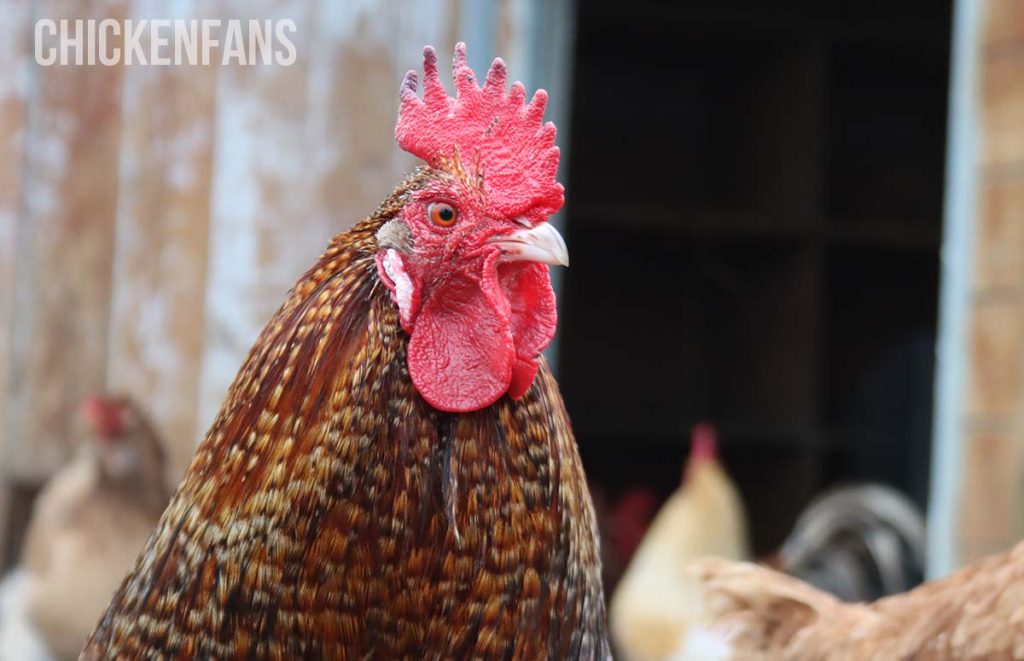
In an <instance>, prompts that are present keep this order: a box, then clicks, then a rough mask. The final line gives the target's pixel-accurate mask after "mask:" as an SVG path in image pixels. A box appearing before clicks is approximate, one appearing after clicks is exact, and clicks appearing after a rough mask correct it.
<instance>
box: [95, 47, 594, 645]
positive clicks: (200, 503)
mask: <svg viewBox="0 0 1024 661" xmlns="http://www.w3.org/2000/svg"><path fill="white" fill-rule="evenodd" d="M424 55H425V57H424V67H423V68H424V74H425V86H424V87H425V89H424V96H423V98H422V99H421V98H420V97H419V96H418V95H417V77H416V74H415V73H414V72H410V73H409V74H408V76H407V77H406V80H405V83H404V84H403V86H402V90H401V104H402V107H401V113H400V117H399V121H398V125H397V128H396V137H397V139H398V143H399V145H400V146H401V147H402V148H403V149H405V150H407V151H409V152H411V153H413V154H415V155H417V156H419V157H421V158H423V159H424V160H425V161H426V162H427V163H428V164H429V165H428V166H425V167H421V168H420V169H418V170H417V171H416V172H415V173H413V174H412V175H411V176H410V177H409V178H408V179H407V180H406V181H404V182H403V183H402V184H400V185H399V187H398V188H396V189H395V191H394V192H393V193H392V194H391V195H390V196H388V198H387V199H386V200H385V201H384V202H383V204H382V205H381V206H380V208H379V209H378V210H377V211H376V212H374V213H373V214H372V215H371V216H370V217H369V218H367V219H366V220H364V221H362V222H361V223H359V224H357V225H356V226H355V227H354V228H353V229H352V230H350V231H349V232H346V233H343V234H341V235H339V236H337V237H336V238H335V240H334V241H333V242H332V243H331V245H330V246H329V247H328V249H327V251H326V252H325V253H324V254H323V256H322V257H321V258H320V261H319V262H318V263H317V264H315V265H314V266H313V268H311V269H310V270H309V271H308V272H307V273H306V275H305V276H303V277H302V279H301V280H300V281H299V282H298V284H296V285H295V287H294V288H293V289H292V291H291V293H290V294H289V296H288V299H287V300H286V301H285V303H284V305H283V306H282V307H281V309H280V310H279V311H278V313H277V315H276V316H275V317H274V318H273V319H272V320H271V321H270V323H269V325H268V326H267V327H266V329H265V330H264V332H263V334H262V336H261V337H260V339H259V340H258V341H257V343H256V345H255V347H254V348H253V349H252V351H251V352H250V354H249V357H248V359H247V360H246V362H245V364H244V365H243V367H242V369H241V371H240V373H239V375H238V377H237V378H236V380H235V382H234V384H233V385H232V387H231V389H230V391H229V393H228V397H227V401H226V402H225V403H224V406H223V408H222V409H221V411H220V413H219V415H218V416H217V419H216V420H215V422H214V424H213V426H212V428H211V429H210V431H209V433H208V434H207V436H206V438H205V440H204V441H203V443H202V445H201V446H200V448H199V450H198V452H197V454H196V457H195V459H194V460H193V462H192V464H191V466H190V468H189V470H188V473H187V475H186V477H185V479H184V482H183V483H182V485H181V487H180V488H179V490H178V492H177V494H176V495H175V497H174V498H173V500H172V502H171V504H170V506H169V507H168V509H167V510H166V512H165V513H164V515H163V517H162V518H161V520H160V523H159V525H158V527H157V529H156V531H155V532H154V534H153V536H152V537H151V539H150V540H149V542H148V543H147V545H146V548H145V550H144V552H143V554H142V556H141V558H140V559H139V560H138V562H137V563H136V565H135V567H134V569H133V570H132V571H131V573H130V574H129V576H128V578H127V579H126V580H125V582H124V584H123V585H122V586H121V589H120V590H119V591H118V592H117V594H116V595H115V596H114V599H113V601H112V603H111V604H110V607H109V609H108V610H107V612H106V614H105V615H104V617H103V618H102V620H101V622H100V624H99V627H98V628H97V630H96V632H95V633H94V634H93V636H92V638H91V640H90V643H89V644H88V646H87V648H86V650H85V652H84V653H83V658H87V659H106V658H113V657H125V658H144V657H151V656H171V657H181V658H193V657H198V658H204V657H218V658H228V657H231V658H243V657H246V658H324V659H326V658H342V659H344V658H481V657H482V658H552V659H577V658H579V659H596V658H605V657H607V656H608V650H607V640H606V638H607V636H606V633H605V629H606V625H605V617H604V597H603V591H602V586H601V578H600V562H599V559H598V551H597V539H596V529H595V525H594V513H593V509H592V504H591V502H590V499H589V495H588V491H587V485H586V481H585V478H584V476H583V471H582V466H581V464H580V460H579V456H578V454H577V450H576V445H575V441H574V439H573V436H572V432H571V430H570V427H569V421H568V417H567V415H566V413H565V409H564V407H563V405H562V400H561V396H560V394H559V392H558V388H557V386H556V384H555V382H554V380H553V378H552V376H551V373H550V371H549V370H548V368H547V366H546V365H545V363H544V360H543V358H542V357H541V356H540V352H541V351H542V350H543V348H544V347H545V346H546V345H547V343H548V342H549V341H550V339H551V337H552V336H553V334H554V330H555V300H554V292H553V291H552V289H551V285H550V280H549V275H548V268H547V266H546V264H566V263H567V261H568V258H567V254H566V250H565V244H564V243H563V242H562V240H561V237H560V236H559V235H558V233H557V232H556V231H555V230H554V229H553V228H552V227H551V226H550V225H548V224H547V222H546V220H547V218H548V216H549V215H550V214H552V213H554V212H555V211H557V210H558V209H559V207H561V205H562V200H563V193H562V187H561V185H560V184H558V182H557V180H556V178H555V174H556V170H557V165H558V149H557V147H555V146H554V137H555V129H554V126H553V125H551V124H544V123H543V113H544V106H545V100H546V96H545V95H544V93H543V92H538V93H537V95H536V96H535V97H534V98H533V100H532V101H530V102H529V103H526V101H525V90H524V88H523V86H522V85H521V84H518V83H517V84H515V85H513V86H512V87H511V89H506V72H505V67H504V64H503V63H502V62H501V61H500V60H496V61H495V62H494V64H493V65H492V67H491V69H490V71H489V72H488V73H487V76H486V79H485V81H484V83H483V86H482V87H480V86H478V83H477V80H476V77H475V75H474V74H473V72H472V70H470V68H469V67H468V66H467V64H466V54H465V47H464V46H463V45H461V44H460V45H459V46H458V47H457V48H456V53H455V62H454V78H455V87H456V89H457V91H458V98H457V99H450V98H449V97H448V95H447V93H446V92H445V90H444V88H443V87H442V85H441V82H440V78H439V74H438V71H437V64H436V60H435V56H434V52H433V50H432V49H430V48H428V49H426V50H425V52H424ZM510 145H514V147H515V149H510V148H509V146H510Z"/></svg>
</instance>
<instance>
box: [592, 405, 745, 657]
mask: <svg viewBox="0 0 1024 661" xmlns="http://www.w3.org/2000/svg"><path fill="white" fill-rule="evenodd" d="M716 445H717V441H716V434H715V430H714V428H713V427H712V426H711V425H710V424H706V423H705V424H699V425H697V426H696V427H694V429H693V434H692V445H691V450H690V459H689V461H688V462H687V464H686V468H685V470H684V472H683V483H682V486H680V487H679V489H678V490H677V491H676V492H675V493H673V494H672V496H671V497H670V498H669V499H668V501H667V502H666V503H665V504H664V506H662V508H661V511H659V512H658V515H657V516H656V517H655V519H654V521H653V522H652V523H651V526H650V528H648V531H647V534H646V535H645V536H644V538H643V541H642V542H641V543H640V546H639V547H638V548H637V550H636V553H635V554H634V555H633V559H632V561H631V562H630V564H629V567H628V569H627V570H626V573H625V574H624V575H623V577H622V580H621V581H620V582H619V585H618V587H617V588H616V590H615V594H614V595H613V598H612V601H611V605H610V610H609V625H610V628H611V633H612V637H613V640H614V642H615V648H616V652H617V654H618V655H619V657H620V658H622V659H624V660H626V661H654V660H657V659H668V658H670V657H671V655H672V653H673V652H674V651H675V650H676V649H677V648H678V646H679V642H680V641H681V640H682V639H683V637H684V635H685V634H686V632H687V630H688V629H689V628H690V627H691V626H692V625H693V623H694V618H695V617H696V616H697V615H698V614H699V613H700V604H699V586H698V585H697V583H696V581H695V580H694V579H693V577H692V576H690V575H688V574H687V573H686V572H685V567H686V562H687V560H689V559H693V558H697V557H701V556H707V555H713V556H720V557H723V558H730V559H735V560H739V559H743V558H746V557H747V555H748V553H749V550H748V546H747V528H746V516H745V514H744V510H743V503H742V501H741V500H740V497H739V494H738V492H737V491H736V488H735V487H734V486H733V484H732V482H731V481H730V480H729V477H728V476H727V475H726V473H725V471H724V470H723V469H722V467H721V465H719V463H718V460H717V448H716Z"/></svg>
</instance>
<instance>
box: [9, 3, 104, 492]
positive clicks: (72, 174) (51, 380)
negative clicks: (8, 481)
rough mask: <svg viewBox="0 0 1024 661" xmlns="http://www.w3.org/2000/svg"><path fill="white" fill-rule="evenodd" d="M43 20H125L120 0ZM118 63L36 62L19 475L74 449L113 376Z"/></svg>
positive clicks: (20, 268)
mask: <svg viewBox="0 0 1024 661" xmlns="http://www.w3.org/2000/svg"><path fill="white" fill-rule="evenodd" d="M36 13H37V14H38V15H40V16H46V17H51V18H54V19H55V20H59V19H61V18H69V19H75V18H83V19H88V18H97V19H98V18H107V17H112V18H120V17H122V16H123V14H124V4H123V2H122V1H121V0H83V1H82V2H78V3H67V2H60V1H59V0H40V2H39V3H38V6H37V8H36ZM121 73H122V69H121V68H120V67H101V66H94V67H87V66H50V67H39V68H37V69H36V75H35V79H34V84H33V91H32V95H31V97H30V99H29V101H28V116H29V126H28V133H27V138H26V142H25V155H26V159H25V168H26V170H25V172H26V173H25V176H24V181H23V195H24V198H23V199H24V214H25V215H24V218H23V220H22V223H21V224H20V226H19V241H18V243H19V245H18V255H17V262H16V268H17V284H16V292H15V297H14V300H13V306H14V312H13V317H14V319H15V324H14V332H13V334H12V356H13V360H12V365H11V370H10V375H11V376H10V378H11V396H10V398H9V400H8V404H9V408H8V412H9V419H8V422H7V433H8V437H7V442H6V449H7V452H6V453H5V462H7V469H8V473H12V474H14V475H16V476H18V477H20V478H23V479H28V478H37V477H42V476H45V475H47V474H49V473H50V472H51V471H52V469H53V468H54V467H55V466H56V465H57V464H58V463H59V462H60V461H61V459H62V457H63V456H64V454H65V443H66V441H67V439H68V436H69V434H70V430H71V427H70V424H71V420H72V417H73V413H74V411H75V408H76V406H77V404H78V402H79V400H80V398H81V397H82V396H84V395H85V394H87V393H88V392H90V391H93V390H96V389H99V388H102V387H103V385H104V380H105V373H106V357H107V322H108V317H109V302H110V276H111V268H110V266H111V251H112V248H113V230H114V216H115V207H116V199H117V195H116V194H117V172H118V169H117V158H118V148H117V147H118V133H119V129H120V124H119V117H120V113H119V103H120V89H121Z"/></svg>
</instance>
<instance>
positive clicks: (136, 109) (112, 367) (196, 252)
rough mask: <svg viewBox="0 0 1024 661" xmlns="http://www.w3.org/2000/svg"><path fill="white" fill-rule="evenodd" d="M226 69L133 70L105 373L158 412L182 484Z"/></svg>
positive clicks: (190, 435)
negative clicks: (220, 82) (218, 86)
mask: <svg viewBox="0 0 1024 661" xmlns="http://www.w3.org/2000/svg"><path fill="white" fill-rule="evenodd" d="M200 9H201V7H200V3H198V2H180V3H177V4H176V5H175V7H174V10H175V13H174V15H169V14H168V9H167V6H166V3H165V2H161V1H160V0H136V2H135V3H134V5H133V7H132V15H131V17H132V18H133V19H136V20H140V19H156V18H172V19H173V18H182V19H189V18H202V16H201V11H200ZM217 72H218V67H216V66H187V65H186V66H171V67H155V66H150V67H129V68H127V69H126V70H125V79H124V94H123V99H124V101H123V106H122V109H121V115H122V118H121V124H122V133H121V152H120V191H119V204H118V219H117V228H116V245H115V254H116V259H115V262H114V277H113V282H112V288H113V289H112V299H113V302H112V312H111V315H112V316H111V328H110V357H109V371H108V379H109V385H110V388H111V389H113V390H116V391H118V392H122V393H126V394H130V395H131V396H132V397H133V398H134V399H136V400H137V401H138V402H140V403H141V404H142V405H143V406H144V407H145V408H146V410H147V411H148V413H149V414H150V416H151V417H152V420H153V422H154V423H155V424H156V426H157V428H158V429H159V431H160V433H161V436H162V438H163V439H164V441H165V443H166V444H167V452H168V478H169V480H170V481H172V482H176V481H177V480H178V478H179V477H180V475H181V474H182V473H183V472H184V469H185V467H186V466H187V464H188V461H189V460H190V459H191V457H192V453H193V450H194V447H195V440H196V436H195V430H196V410H197V406H198V399H197V397H196V391H197V389H198V387H199V367H200V358H201V356H202V342H203V294H204V290H205V282H206V262H207V250H208V246H207V235H208V231H209V228H208V225H209V211H210V174H211V168H212V163H213V140H214V136H213V133H214V90H215V82H216V76H217Z"/></svg>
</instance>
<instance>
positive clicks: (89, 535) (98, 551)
mask: <svg viewBox="0 0 1024 661" xmlns="http://www.w3.org/2000/svg"><path fill="white" fill-rule="evenodd" d="M79 417H80V420H79V423H80V426H81V427H84V429H85V431H84V433H83V437H84V438H83V439H82V442H81V443H80V445H79V447H78V448H77V451H76V454H75V457H74V459H73V460H72V462H71V463H70V464H69V465H68V466H66V467H65V468H64V469H62V470H61V471H60V472H58V473H57V474H56V475H55V476H54V477H53V478H52V479H51V480H50V481H49V483H47V485H46V486H45V487H44V489H43V491H42V492H41V493H40V495H39V498H38V499H37V500H36V503H35V506H34V509H33V512H32V520H31V522H30V523H29V528H28V531H27V532H26V537H25V546H24V548H23V550H22V556H21V567H20V568H19V569H18V570H16V572H14V573H12V575H11V576H10V577H9V579H8V581H7V582H8V583H9V584H10V585H11V586H13V590H14V591H15V592H14V593H13V594H12V596H11V597H10V602H9V603H8V606H7V607H6V608H5V609H4V610H5V611H6V612H9V613H12V620H11V621H13V620H17V619H18V615H19V614H21V615H23V616H24V617H25V618H26V620H27V623H28V625H29V627H30V628H31V629H32V630H34V631H29V632H25V631H24V630H21V631H20V632H18V631H16V632H15V633H11V634H8V635H7V636H6V637H5V640H8V639H13V640H17V641H22V642H21V643H15V642H12V643H11V645H12V646H13V647H11V648H8V649H6V650H0V653H6V655H5V656H3V657H2V658H3V660H4V661H8V660H10V661H13V660H14V659H18V660H21V659H26V661H27V660H28V659H37V658H45V657H39V656H38V655H35V654H34V653H33V652H32V650H33V649H34V648H35V646H36V643H37V642H38V641H35V640H33V638H34V635H37V636H38V638H39V639H41V640H42V641H43V642H44V643H45V645H46V647H47V648H49V651H50V653H51V654H52V655H53V657H55V658H56V659H59V660H63V659H75V658H77V656H78V652H79V651H80V650H81V648H82V645H83V644H84V642H85V640H86V638H87V637H88V636H89V634H90V633H91V632H92V630H93V628H94V627H95V626H96V621H97V620H98V619H99V617H100V615H101V614H102V613H103V609H104V607H105V606H106V605H107V602H108V601H109V600H110V595H111V594H113V592H114V590H115V589H116V588H117V586H118V585H119V584H120V582H121V580H122V579H123V578H124V575H125V573H126V572H127V571H128V569H129V568H130V567H131V564H132V561H133V560H135V558H136V556H137V555H138V553H139V550H140V549H141V548H142V545H143V544H144V543H145V541H146V538H147V537H148V536H149V533H150V531H151V530H152V529H153V526H154V525H156V522H157V520H158V519H159V517H160V513H161V512H162V510H163V508H164V506H165V505H166V504H167V500H168V499H169V497H170V494H169V493H168V491H167V490H166V488H165V486H164V481H163V465H164V459H163V453H162V450H161V447H160V444H159V442H158V440H157V438H156V436H155V434H154V433H153V430H152V429H151V428H150V426H149V425H148V424H147V423H146V421H145V420H144V419H143V418H142V416H141V415H140V414H139V412H138V411H137V410H136V408H135V407H134V406H133V405H132V404H131V403H129V402H128V401H126V400H124V399H116V398H106V397H93V398H90V399H87V400H86V401H85V402H83V404H82V407H81V410H80V411H79ZM11 621H5V622H4V623H3V628H4V630H5V631H8V626H9V625H10V624H11ZM22 626H24V625H22Z"/></svg>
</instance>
